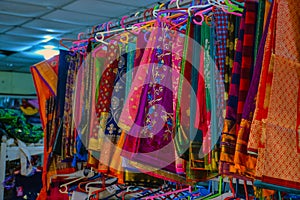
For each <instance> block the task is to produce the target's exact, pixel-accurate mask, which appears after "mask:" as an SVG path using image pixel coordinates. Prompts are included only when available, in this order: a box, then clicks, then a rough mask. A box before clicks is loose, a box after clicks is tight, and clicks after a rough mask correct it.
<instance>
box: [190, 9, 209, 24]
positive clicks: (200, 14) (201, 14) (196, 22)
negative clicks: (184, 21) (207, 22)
mask: <svg viewBox="0 0 300 200" xmlns="http://www.w3.org/2000/svg"><path fill="white" fill-rule="evenodd" d="M212 9H213V7H209V8H206V9H204V10H200V11H198V12H197V13H196V14H194V16H195V17H197V16H199V17H200V18H201V21H200V22H199V21H197V20H196V19H193V22H194V23H195V24H197V25H202V23H203V21H204V16H203V14H204V13H206V12H209V11H211V10H212Z"/></svg>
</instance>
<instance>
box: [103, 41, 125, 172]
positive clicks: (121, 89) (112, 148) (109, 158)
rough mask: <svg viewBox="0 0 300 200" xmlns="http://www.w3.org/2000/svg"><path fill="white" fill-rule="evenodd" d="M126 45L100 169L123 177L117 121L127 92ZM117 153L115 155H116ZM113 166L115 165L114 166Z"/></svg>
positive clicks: (118, 72) (123, 48)
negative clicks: (118, 152)
mask: <svg viewBox="0 0 300 200" xmlns="http://www.w3.org/2000/svg"><path fill="white" fill-rule="evenodd" d="M125 49H126V46H124V45H121V46H120V56H119V62H118V68H117V72H116V78H115V80H114V85H113V92H112V96H111V103H110V110H109V115H108V118H107V120H106V128H105V132H104V134H105V137H104V140H103V142H102V143H101V144H99V145H100V146H101V148H102V150H101V152H100V157H99V166H98V171H99V172H102V173H105V174H110V175H114V176H117V177H119V178H122V175H123V174H122V173H121V171H122V169H121V167H122V160H121V157H120V155H119V154H118V155H115V153H116V149H118V146H116V145H117V144H118V141H119V139H120V135H121V131H122V130H121V129H120V128H119V127H118V125H117V122H118V121H119V117H120V114H121V111H122V108H123V106H124V102H125V92H126V84H125V83H126V66H127V53H126V51H125ZM114 155H115V156H114ZM112 166H113V167H112Z"/></svg>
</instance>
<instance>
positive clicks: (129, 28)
mask: <svg viewBox="0 0 300 200" xmlns="http://www.w3.org/2000/svg"><path fill="white" fill-rule="evenodd" d="M135 28H136V27H133V26H132V27H128V28H119V29H114V30H109V31H102V32H97V33H96V34H95V37H94V38H95V40H96V41H97V42H101V43H103V44H106V45H108V43H107V42H105V41H104V39H105V34H109V33H117V32H122V31H125V30H133V29H135ZM99 36H100V37H99Z"/></svg>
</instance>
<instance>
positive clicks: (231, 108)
mask: <svg viewBox="0 0 300 200" xmlns="http://www.w3.org/2000/svg"><path fill="white" fill-rule="evenodd" d="M243 40H244V17H242V18H241V21H240V30H239V36H238V42H237V45H236V52H235V56H234V65H233V68H232V78H231V83H230V90H229V97H228V103H227V106H226V118H225V121H224V128H223V132H222V139H221V155H220V160H221V162H220V169H219V170H220V173H221V174H227V173H229V171H228V170H229V169H230V168H229V164H228V163H231V164H232V163H233V159H234V153H235V144H236V127H235V122H236V117H237V106H238V90H239V85H240V73H241V62H242V50H243Z"/></svg>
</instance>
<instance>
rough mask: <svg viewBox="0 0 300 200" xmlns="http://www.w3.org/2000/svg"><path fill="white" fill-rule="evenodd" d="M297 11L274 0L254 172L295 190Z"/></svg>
mask: <svg viewBox="0 0 300 200" xmlns="http://www.w3.org/2000/svg"><path fill="white" fill-rule="evenodd" d="M298 10H299V9H298V7H297V3H296V2H295V1H292V0H287V1H278V12H277V18H276V19H277V20H276V19H275V20H276V33H275V34H274V35H275V43H276V44H275V54H273V55H272V59H273V62H271V65H270V68H272V65H273V66H274V67H273V74H272V76H271V78H272V81H268V79H267V84H268V83H270V90H269V91H270V92H269V94H270V95H269V101H268V102H269V104H268V110H267V115H266V118H264V119H263V120H262V135H261V138H260V141H261V145H260V146H259V149H258V153H259V154H258V161H257V173H256V175H257V176H259V177H261V179H262V181H263V182H267V183H271V184H275V185H281V186H285V187H290V188H295V189H300V187H299V183H300V173H299V172H300V168H299V167H300V165H299V162H300V154H299V152H298V151H297V146H298V144H297V127H296V126H297V118H299V116H297V109H298V106H299V102H298V99H299V67H300V63H299V59H300V57H299V55H300V54H299V51H297V49H299V48H300V47H299V42H298V41H299V40H300V28H299V26H297V24H299V23H300V21H299V20H300V17H299V12H298ZM278 19H280V20H278ZM283 34H284V35H283ZM271 78H269V79H271ZM259 100H260V99H259ZM286 155H288V156H286Z"/></svg>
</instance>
